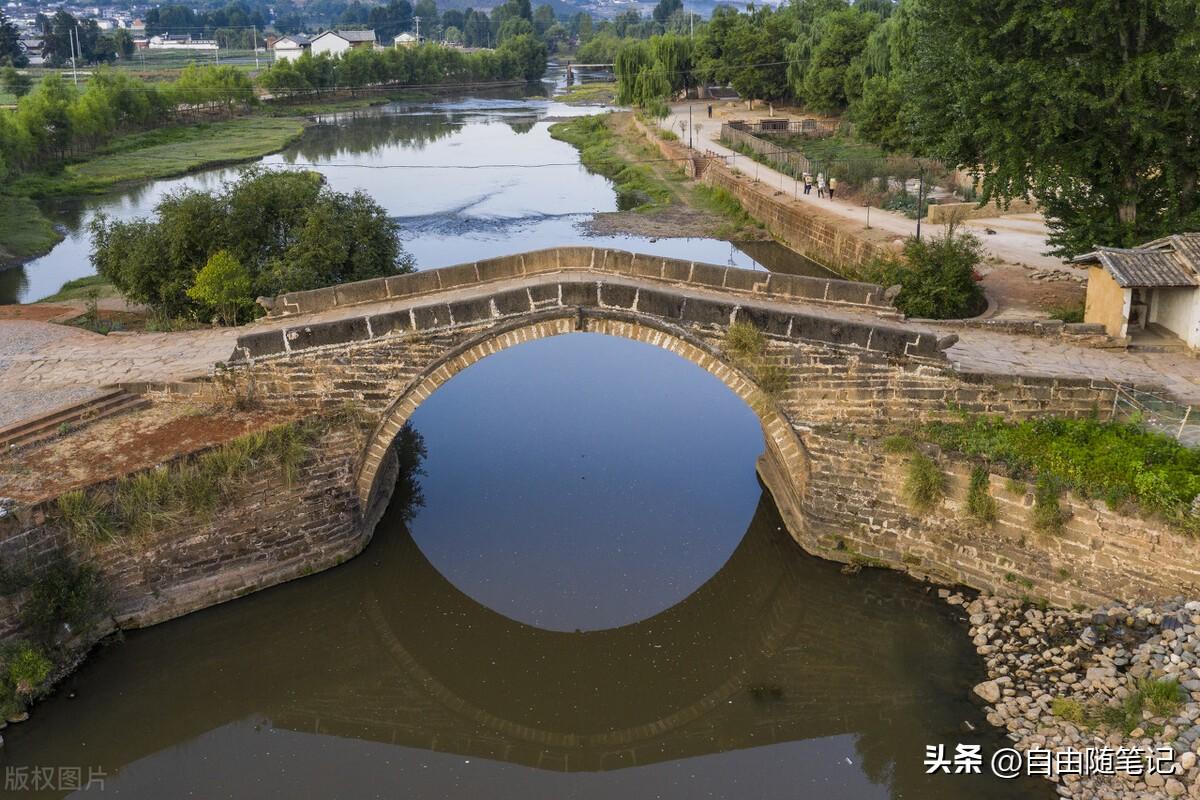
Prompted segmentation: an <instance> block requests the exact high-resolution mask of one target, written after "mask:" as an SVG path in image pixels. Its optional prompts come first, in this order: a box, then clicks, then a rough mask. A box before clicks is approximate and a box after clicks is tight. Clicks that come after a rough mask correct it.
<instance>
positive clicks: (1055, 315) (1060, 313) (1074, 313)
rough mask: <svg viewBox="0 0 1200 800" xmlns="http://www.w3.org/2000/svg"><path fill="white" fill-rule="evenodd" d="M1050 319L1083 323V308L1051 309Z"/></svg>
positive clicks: (1065, 307)
mask: <svg viewBox="0 0 1200 800" xmlns="http://www.w3.org/2000/svg"><path fill="white" fill-rule="evenodd" d="M1050 319H1057V320H1059V321H1061V322H1066V323H1072V322H1083V306H1081V305H1080V306H1058V307H1056V308H1052V309H1050Z"/></svg>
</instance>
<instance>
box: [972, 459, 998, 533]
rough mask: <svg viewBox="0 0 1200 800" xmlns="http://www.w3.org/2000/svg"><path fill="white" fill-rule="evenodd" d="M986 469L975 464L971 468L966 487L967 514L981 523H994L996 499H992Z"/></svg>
mask: <svg viewBox="0 0 1200 800" xmlns="http://www.w3.org/2000/svg"><path fill="white" fill-rule="evenodd" d="M990 489H991V485H990V482H989V480H988V471H987V468H986V467H984V466H983V465H981V464H976V465H975V466H974V467H972V468H971V482H970V484H969V485H968V486H967V513H968V514H970V515H971V516H972V517H974V518H975V519H977V520H979V521H980V522H982V523H985V524H989V523H992V522H995V521H996V507H997V503H996V498H994V497H992V494H991V491H990Z"/></svg>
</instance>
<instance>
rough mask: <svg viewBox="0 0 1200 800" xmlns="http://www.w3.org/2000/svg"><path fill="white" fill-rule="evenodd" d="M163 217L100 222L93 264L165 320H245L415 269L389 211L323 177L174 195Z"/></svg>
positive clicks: (248, 177) (259, 180)
mask: <svg viewBox="0 0 1200 800" xmlns="http://www.w3.org/2000/svg"><path fill="white" fill-rule="evenodd" d="M154 211H155V214H154V217H153V218H151V219H139V220H131V221H110V220H108V219H106V218H104V217H103V216H100V217H98V218H97V219H96V220H94V221H93V222H92V225H91V228H92V235H93V240H92V264H93V266H95V268H96V271H97V272H98V273H100V274H101V275H103V276H104V277H105V278H107V279H108V280H109V281H111V282H112V284H113V285H114V286H116V287H117V289H118V290H119V291H120V292H121V293H122V294H123V295H125V296H126V297H127V298H128V299H130V300H131V301H133V302H137V303H142V304H145V305H147V306H150V307H151V308H152V309H153V310H154V312H155V313H156V314H158V315H160V316H162V317H167V318H174V317H181V316H182V317H193V318H196V317H200V316H202V315H204V314H211V313H213V312H215V313H217V314H218V315H219V316H221V318H222V319H224V320H225V321H227V322H229V321H236V319H238V318H239V317H245V316H248V315H249V314H250V313H251V312H252V311H253V310H254V309H253V306H252V304H250V302H249V299H250V298H252V297H253V296H254V295H256V294H267V295H273V294H277V293H280V292H288V291H298V290H303V289H315V288H317V287H320V286H329V285H333V284H338V283H344V282H346V281H357V280H364V279H367V278H376V277H383V276H387V275H396V274H399V273H402V272H411V271H412V269H413V264H412V258H411V257H410V256H409V255H408V254H407V253H406V252H405V251H404V248H403V247H402V246H401V244H400V240H399V229H398V225H397V223H396V222H395V221H394V220H392V219H391V218H390V217H389V216H388V215H387V212H386V211H384V209H383V208H381V207H380V206H379V205H378V204H377V203H375V201H374V200H372V199H371V198H370V197H368V196H367V195H365V194H362V193H361V192H356V193H355V194H342V193H339V192H334V191H331V190H330V189H329V188H328V187H327V186H325V185H324V182H323V180H322V178H321V176H320V175H319V174H317V173H313V172H295V171H280V172H267V171H263V170H258V169H250V170H246V171H245V172H243V174H242V175H241V177H239V178H238V179H237V180H236V181H233V182H231V183H228V184H226V185H225V186H224V187H223V188H222V189H221V190H220V191H218V192H201V191H196V190H184V191H179V192H175V193H173V194H169V195H167V196H166V197H165V198H163V200H162V201H161V202H160V203H159V204H158V206H156V207H155V210H154ZM218 256H220V257H219V258H218ZM202 275H203V276H204V277H203V280H201V276H202Z"/></svg>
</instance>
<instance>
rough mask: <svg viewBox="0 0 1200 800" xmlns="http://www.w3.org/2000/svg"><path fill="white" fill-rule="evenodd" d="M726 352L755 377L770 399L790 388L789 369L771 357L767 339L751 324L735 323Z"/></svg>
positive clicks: (729, 331)
mask: <svg viewBox="0 0 1200 800" xmlns="http://www.w3.org/2000/svg"><path fill="white" fill-rule="evenodd" d="M724 350H725V353H726V354H727V355H728V356H729V357H730V358H731V359H733V362H734V363H735V364H736V365H737V366H738V367H739V368H740V369H742V370H743V371H745V372H747V373H749V374H750V376H751V377H753V378H754V381H755V383H757V384H758V388H759V389H761V390H762V391H763V394H765V395H767V396H768V397H772V398H775V397H778V396H779V395H780V394H781V393H782V392H783V391H784V390H785V389H787V385H788V373H787V369H786V368H785V367H784V366H783V365H782V364H777V363H775V362H773V361H771V360H770V359H769V357H768V355H767V337H765V336H764V335H763V332H762V331H760V330H759V329H758V328H756V327H754V326H753V325H751V324H750V323H748V322H735V323H733V324H732V325H730V326H729V329H728V330H727V331H726V332H725V344H724Z"/></svg>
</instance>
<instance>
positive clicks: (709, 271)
mask: <svg viewBox="0 0 1200 800" xmlns="http://www.w3.org/2000/svg"><path fill="white" fill-rule="evenodd" d="M692 283H699V284H702V285H704V286H716V287H724V286H725V267H718V266H714V265H713V264H701V263H698V262H697V263H694V264H692Z"/></svg>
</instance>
